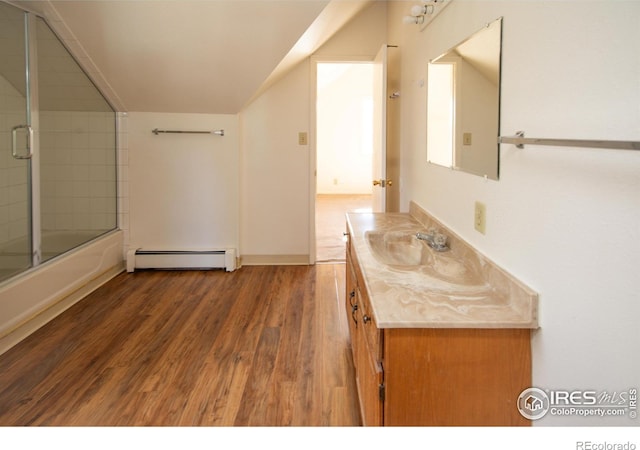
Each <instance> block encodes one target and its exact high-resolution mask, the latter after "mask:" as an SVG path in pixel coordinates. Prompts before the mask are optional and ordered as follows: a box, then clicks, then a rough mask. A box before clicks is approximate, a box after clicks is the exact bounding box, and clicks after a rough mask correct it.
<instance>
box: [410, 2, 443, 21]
mask: <svg viewBox="0 0 640 450" xmlns="http://www.w3.org/2000/svg"><path fill="white" fill-rule="evenodd" d="M444 2H445V0H423V1H422V5H413V6H412V7H411V15H410V16H404V17H403V19H402V21H403V22H404V23H406V24H417V25H421V24H423V23H424V21H425V16H430V15H432V14H433V13H434V12H435V9H436V5H437V4H438V3H444Z"/></svg>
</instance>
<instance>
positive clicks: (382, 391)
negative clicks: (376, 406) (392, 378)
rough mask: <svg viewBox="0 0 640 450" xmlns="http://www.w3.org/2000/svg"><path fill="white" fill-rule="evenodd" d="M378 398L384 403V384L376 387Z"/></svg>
mask: <svg viewBox="0 0 640 450" xmlns="http://www.w3.org/2000/svg"><path fill="white" fill-rule="evenodd" d="M378 396H379V397H380V401H381V402H383V401H384V383H380V384H379V385H378Z"/></svg>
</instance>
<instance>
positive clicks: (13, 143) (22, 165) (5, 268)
mask: <svg viewBox="0 0 640 450" xmlns="http://www.w3.org/2000/svg"><path fill="white" fill-rule="evenodd" d="M26 39H27V38H26V15H25V13H24V12H23V11H21V10H19V9H17V8H15V7H13V6H10V5H7V4H5V3H0V282H1V281H3V280H5V279H7V278H9V277H11V276H13V275H15V274H17V273H19V272H22V271H24V270H26V269H28V268H29V267H31V265H32V263H33V261H32V258H33V257H32V254H33V251H32V240H33V239H32V216H31V210H32V208H31V154H32V145H33V135H32V134H31V129H30V127H29V125H30V117H29V116H30V111H29V88H28V84H27V71H26V67H27V56H26V49H27V45H26Z"/></svg>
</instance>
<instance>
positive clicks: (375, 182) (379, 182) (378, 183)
mask: <svg viewBox="0 0 640 450" xmlns="http://www.w3.org/2000/svg"><path fill="white" fill-rule="evenodd" d="M383 181H384V180H373V185H374V186H384V185H383V184H382V183H383Z"/></svg>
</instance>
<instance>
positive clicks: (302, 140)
mask: <svg viewBox="0 0 640 450" xmlns="http://www.w3.org/2000/svg"><path fill="white" fill-rule="evenodd" d="M307 144H308V139H307V132H306V131H300V132H299V133H298V145H307Z"/></svg>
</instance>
